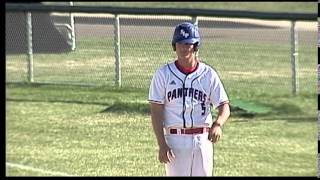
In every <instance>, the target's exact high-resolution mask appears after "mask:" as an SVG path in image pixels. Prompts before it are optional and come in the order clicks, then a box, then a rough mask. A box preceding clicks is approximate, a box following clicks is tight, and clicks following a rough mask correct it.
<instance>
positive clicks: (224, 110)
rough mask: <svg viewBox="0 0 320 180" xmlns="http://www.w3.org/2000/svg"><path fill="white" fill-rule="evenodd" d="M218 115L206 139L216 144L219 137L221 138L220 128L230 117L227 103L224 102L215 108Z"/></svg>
mask: <svg viewBox="0 0 320 180" xmlns="http://www.w3.org/2000/svg"><path fill="white" fill-rule="evenodd" d="M217 109H218V114H217V118H216V121H215V122H214V123H213V124H212V126H211V131H210V132H209V136H208V139H209V140H210V141H211V142H213V143H216V142H218V141H219V139H220V137H221V136H222V129H221V128H222V126H223V124H225V122H226V121H227V120H228V118H229V116H230V107H229V103H228V102H224V103H223V104H221V105H220V106H218V107H217Z"/></svg>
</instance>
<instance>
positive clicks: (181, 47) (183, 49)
mask: <svg viewBox="0 0 320 180" xmlns="http://www.w3.org/2000/svg"><path fill="white" fill-rule="evenodd" d="M193 46H194V45H193V44H189V43H176V53H177V55H178V57H180V58H191V57H192V54H193V52H194V48H193Z"/></svg>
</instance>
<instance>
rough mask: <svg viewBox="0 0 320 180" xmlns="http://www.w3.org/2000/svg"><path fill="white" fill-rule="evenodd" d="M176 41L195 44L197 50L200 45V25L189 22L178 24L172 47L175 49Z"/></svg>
mask: <svg viewBox="0 0 320 180" xmlns="http://www.w3.org/2000/svg"><path fill="white" fill-rule="evenodd" d="M176 43H190V44H195V50H196V51H197V50H198V47H199V45H200V35H199V30H198V26H196V25H194V24H192V23H189V22H184V23H181V24H178V25H177V26H176V28H175V30H174V34H173V38H172V47H173V50H174V51H175V50H176Z"/></svg>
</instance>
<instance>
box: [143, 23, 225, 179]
mask: <svg viewBox="0 0 320 180" xmlns="http://www.w3.org/2000/svg"><path fill="white" fill-rule="evenodd" d="M199 46H200V35H199V32H198V27H197V26H195V25H193V24H192V23H189V22H184V23H181V24H178V25H177V26H176V28H175V31H174V34H173V39H172V47H173V50H174V51H176V54H177V59H176V60H173V62H170V63H168V64H166V65H163V66H162V67H160V68H159V69H158V70H157V71H156V73H155V74H154V76H153V78H152V82H151V84H150V89H149V102H150V107H151V119H152V126H153V130H154V133H155V135H156V138H157V143H158V145H159V157H158V158H159V161H160V162H161V163H165V169H166V175H167V176H212V171H213V143H216V142H218V141H219V139H220V137H221V135H222V129H221V128H222V126H223V124H224V123H225V122H226V121H227V119H228V117H229V116H230V109H229V100H228V96H227V94H226V92H225V89H224V87H223V84H222V83H221V81H220V79H219V76H218V74H217V72H216V71H215V70H214V69H212V68H211V67H210V66H208V65H206V64H205V63H203V62H201V61H200V60H199V59H198V57H197V56H196V52H197V51H198V48H199ZM212 107H213V108H217V109H218V114H217V116H216V119H215V121H214V122H213V119H212V116H211V110H210V109H211V108H212Z"/></svg>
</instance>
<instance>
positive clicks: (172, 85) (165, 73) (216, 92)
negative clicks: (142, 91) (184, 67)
mask: <svg viewBox="0 0 320 180" xmlns="http://www.w3.org/2000/svg"><path fill="white" fill-rule="evenodd" d="M226 101H228V96H227V94H226V92H225V89H224V87H223V84H222V83H221V80H220V78H219V76H218V74H217V72H216V71H215V70H214V69H213V68H211V67H210V66H208V65H206V64H204V63H202V62H199V65H198V68H197V69H196V70H195V71H194V72H192V73H190V74H188V75H186V74H184V73H182V72H181V71H180V70H179V69H178V68H177V67H176V65H175V63H174V62H171V63H168V64H166V65H163V66H162V67H161V68H159V69H158V70H157V71H156V73H155V74H154V76H153V78H152V82H151V85H150V89H149V102H152V103H158V104H164V105H165V107H164V126H165V127H167V128H169V127H180V128H192V127H211V125H212V123H213V120H212V116H211V111H210V109H211V107H212V106H213V107H214V108H216V107H218V106H219V105H221V104H222V103H224V102H226Z"/></svg>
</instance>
